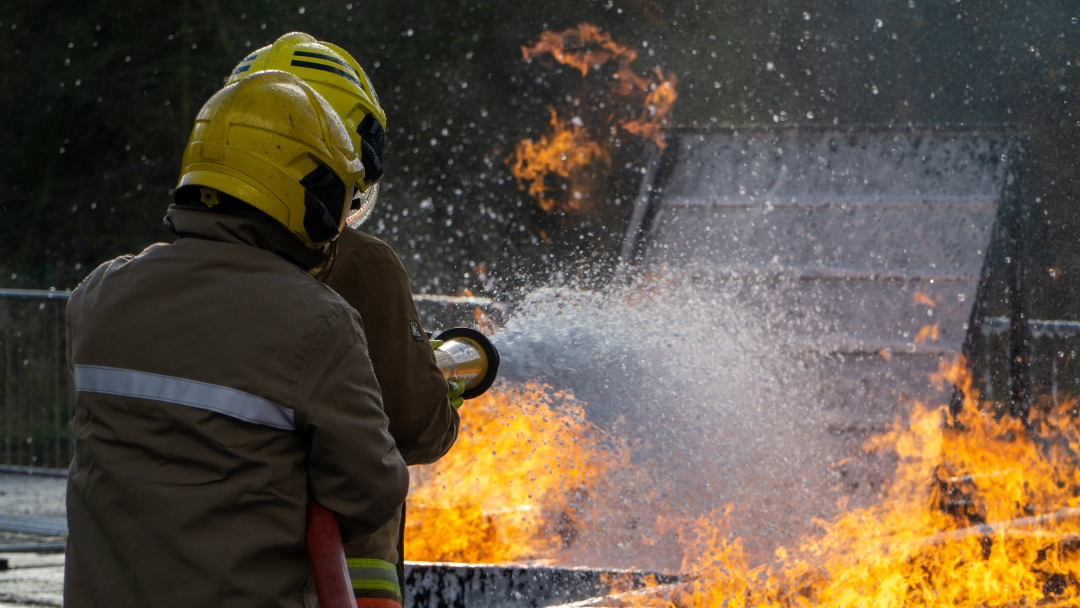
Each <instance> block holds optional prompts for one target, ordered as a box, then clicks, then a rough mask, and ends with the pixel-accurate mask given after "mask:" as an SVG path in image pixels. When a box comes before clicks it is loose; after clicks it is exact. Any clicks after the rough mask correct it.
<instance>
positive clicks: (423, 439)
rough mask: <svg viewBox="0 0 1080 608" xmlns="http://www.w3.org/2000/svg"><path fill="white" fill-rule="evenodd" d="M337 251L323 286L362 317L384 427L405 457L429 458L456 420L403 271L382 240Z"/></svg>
mask: <svg viewBox="0 0 1080 608" xmlns="http://www.w3.org/2000/svg"><path fill="white" fill-rule="evenodd" d="M342 253H344V254H345V257H343V258H339V260H338V261H337V262H335V265H334V270H333V271H332V274H331V275H330V277H329V278H328V279H327V285H329V286H330V287H331V288H332V289H333V290H334V291H336V292H337V293H338V294H340V295H341V297H343V298H344V299H345V301H346V302H348V303H349V304H350V305H351V306H352V307H353V308H355V309H356V311H357V312H359V313H360V317H361V318H362V319H363V323H364V332H365V334H366V336H367V342H368V348H369V350H370V352H371V362H372V365H373V367H374V369H375V376H376V377H377V378H378V379H379V385H380V386H381V387H382V397H383V405H384V407H385V409H386V414H387V416H388V417H389V418H390V434H391V435H392V436H393V437H394V440H395V441H396V442H397V445H398V450H400V451H401V455H402V457H403V458H404V459H405V462H406V463H408V464H410V465H414V464H430V463H432V462H435V461H436V460H438V459H439V458H441V457H442V455H443V454H445V453H446V452H447V451H449V450H450V448H451V447H452V446H453V445H454V441H455V440H456V439H457V433H458V425H459V423H460V419H459V417H458V413H457V410H455V409H454V408H453V406H451V405H450V401H449V400H448V399H447V398H446V392H447V385H446V379H445V378H443V375H442V372H440V371H439V368H438V366H437V365H436V364H435V353H434V351H432V350H431V345H430V344H429V343H428V341H427V337H426V336H425V335H424V333H423V328H422V327H421V325H420V316H419V315H418V314H417V312H416V305H415V304H413V299H412V289H411V288H410V286H409V275H408V274H407V273H406V272H405V267H404V266H403V265H402V264H401V260H399V259H398V257H397V254H396V253H394V250H393V249H391V248H390V247H389V246H387V245H385V244H383V243H381V242H376V243H363V244H361V245H359V246H358V247H356V248H355V249H352V250H351V251H347V252H342ZM414 331H415V332H418V333H419V336H416V335H415V334H414Z"/></svg>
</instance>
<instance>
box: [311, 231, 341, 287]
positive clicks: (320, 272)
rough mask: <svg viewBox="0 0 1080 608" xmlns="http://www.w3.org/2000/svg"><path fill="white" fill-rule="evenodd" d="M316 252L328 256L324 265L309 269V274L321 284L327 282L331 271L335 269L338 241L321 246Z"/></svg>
mask: <svg viewBox="0 0 1080 608" xmlns="http://www.w3.org/2000/svg"><path fill="white" fill-rule="evenodd" d="M316 250H318V251H321V252H322V253H324V254H326V259H325V260H323V262H322V263H320V264H318V265H316V266H312V267H311V268H309V269H308V271H307V273H308V275H309V276H311V277H312V278H313V279H315V280H316V281H319V282H320V283H321V282H323V281H325V280H326V277H327V276H329V275H330V269H331V268H333V267H334V257H335V256H336V255H337V239H334V240H332V241H330V242H329V243H323V244H322V245H319V246H318V247H317V248H316Z"/></svg>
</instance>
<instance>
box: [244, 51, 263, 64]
mask: <svg viewBox="0 0 1080 608" xmlns="http://www.w3.org/2000/svg"><path fill="white" fill-rule="evenodd" d="M258 56H259V51H255V52H254V53H252V54H250V55H248V56H247V57H244V61H251V60H252V59H255V58H256V57H258ZM244 61H241V62H240V63H244Z"/></svg>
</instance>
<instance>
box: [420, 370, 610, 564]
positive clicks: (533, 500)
mask: <svg viewBox="0 0 1080 608" xmlns="http://www.w3.org/2000/svg"><path fill="white" fill-rule="evenodd" d="M461 418H462V427H461V433H460V435H459V436H458V440H457V444H456V445H455V446H454V448H453V449H452V450H450V452H449V453H448V454H447V455H446V456H444V457H443V458H442V459H441V460H439V461H438V462H437V463H436V464H434V465H431V466H426V467H416V468H414V469H413V482H412V490H411V491H410V493H409V499H408V514H409V516H408V518H407V520H406V529H405V554H406V555H407V556H408V558H409V559H410V560H417V561H452V562H466V563H506V562H514V561H522V560H529V561H552V560H554V559H556V558H557V556H558V552H559V550H560V549H561V548H562V547H563V545H564V544H565V543H566V541H567V539H569V538H571V537H572V536H573V534H574V531H575V527H576V526H577V525H578V523H577V517H578V513H577V506H578V503H579V501H580V500H581V499H582V498H583V496H584V494H585V493H586V491H587V489H588V488H589V487H591V486H593V485H595V484H596V483H597V481H598V479H599V478H600V477H601V476H602V475H603V474H604V473H605V472H606V471H607V470H608V469H609V468H610V467H612V466H614V464H615V463H617V462H618V461H619V458H618V455H617V454H613V453H612V452H610V451H609V450H603V449H601V448H600V447H599V445H600V443H601V442H602V441H604V436H603V434H602V433H601V432H600V431H599V430H598V429H597V428H596V427H595V426H593V425H592V424H591V423H589V422H588V421H586V420H585V416H584V410H583V409H582V408H581V405H580V404H579V403H578V402H576V401H574V399H573V397H572V396H570V395H568V394H566V393H563V392H558V391H552V390H551V389H550V388H548V387H546V386H540V385H536V384H528V385H525V386H510V385H503V387H502V388H500V389H493V390H491V391H489V392H488V393H486V394H485V395H483V396H481V397H478V398H477V399H473V400H471V401H468V402H466V403H465V405H464V406H463V407H462V410H461Z"/></svg>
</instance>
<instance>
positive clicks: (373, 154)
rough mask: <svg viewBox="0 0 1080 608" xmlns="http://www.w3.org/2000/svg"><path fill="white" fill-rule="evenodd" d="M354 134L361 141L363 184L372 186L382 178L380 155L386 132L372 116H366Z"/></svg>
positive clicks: (384, 143)
mask: <svg viewBox="0 0 1080 608" xmlns="http://www.w3.org/2000/svg"><path fill="white" fill-rule="evenodd" d="M356 133H357V134H358V135H359V136H360V140H361V141H363V142H364V143H363V146H362V148H363V149H362V150H361V151H360V152H361V153H360V160H361V162H363V163H364V183H365V184H366V185H369V186H370V185H371V184H374V183H375V182H377V181H379V178H381V177H382V176H383V166H382V154H383V147H384V146H385V145H386V132H385V131H384V130H383V127H382V125H381V124H379V121H378V120H377V119H376V118H375V116H374V115H373V114H368V115H367V116H365V117H364V120H362V121H360V124H359V125H357V126H356Z"/></svg>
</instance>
